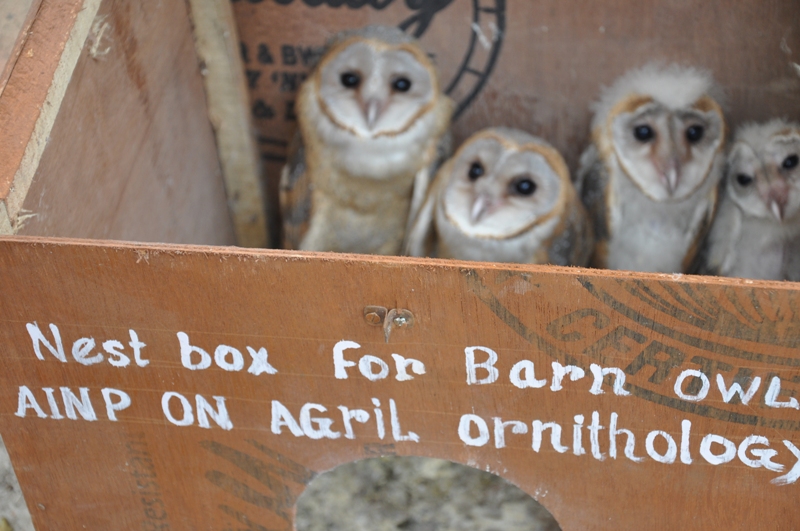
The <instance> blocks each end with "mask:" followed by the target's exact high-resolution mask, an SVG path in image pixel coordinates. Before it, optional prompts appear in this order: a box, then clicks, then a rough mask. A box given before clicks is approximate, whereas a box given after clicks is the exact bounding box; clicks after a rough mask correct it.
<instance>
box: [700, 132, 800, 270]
mask: <svg viewBox="0 0 800 531" xmlns="http://www.w3.org/2000/svg"><path fill="white" fill-rule="evenodd" d="M799 157H800V124H797V123H789V122H787V121H785V120H773V121H771V122H768V123H766V124H748V125H745V126H742V127H741V128H739V130H738V131H737V132H736V137H735V139H734V142H733V146H732V147H731V149H730V152H729V154H728V164H727V168H726V171H725V178H724V180H723V186H722V192H721V198H720V205H719V212H718V214H717V217H716V218H715V220H714V223H713V225H712V226H711V232H710V233H709V235H708V239H707V241H706V244H705V246H704V249H703V252H702V253H701V255H700V260H699V261H700V267H699V270H698V272H700V273H709V274H714V275H722V276H731V277H746V278H760V279H767V280H795V281H797V280H800V159H799Z"/></svg>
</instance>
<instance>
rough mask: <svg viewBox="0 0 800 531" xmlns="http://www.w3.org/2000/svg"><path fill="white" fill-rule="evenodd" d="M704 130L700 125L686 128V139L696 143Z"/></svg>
mask: <svg viewBox="0 0 800 531" xmlns="http://www.w3.org/2000/svg"><path fill="white" fill-rule="evenodd" d="M705 132H706V131H705V129H703V126H702V125H693V126H691V127H689V128H688V129H687V130H686V140H688V141H689V143H690V144H696V143H698V142H700V140H701V139H702V138H703V133H705Z"/></svg>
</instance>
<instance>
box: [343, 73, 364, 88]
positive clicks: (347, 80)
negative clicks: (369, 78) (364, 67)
mask: <svg viewBox="0 0 800 531" xmlns="http://www.w3.org/2000/svg"><path fill="white" fill-rule="evenodd" d="M341 81H342V85H343V86H344V87H345V88H356V87H358V85H360V84H361V76H359V75H358V74H356V73H355V72H345V73H344V74H342V77H341Z"/></svg>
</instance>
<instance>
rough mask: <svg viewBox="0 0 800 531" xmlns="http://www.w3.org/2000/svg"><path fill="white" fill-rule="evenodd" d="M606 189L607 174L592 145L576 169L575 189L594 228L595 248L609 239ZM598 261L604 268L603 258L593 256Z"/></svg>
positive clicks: (582, 156)
mask: <svg viewBox="0 0 800 531" xmlns="http://www.w3.org/2000/svg"><path fill="white" fill-rule="evenodd" d="M607 188H608V172H607V170H606V167H605V165H604V164H603V160H602V159H601V158H600V154H599V153H598V151H597V148H596V147H594V145H591V146H589V147H588V148H587V149H586V151H584V152H583V155H581V160H580V168H579V169H578V173H577V179H576V182H575V189H576V190H577V192H578V195H579V196H580V198H581V201H582V202H583V205H584V206H585V207H586V212H587V214H588V215H589V224H590V225H591V226H592V227H594V239H595V242H596V243H597V247H603V248H604V247H605V246H604V245H603V244H604V243H605V242H607V241H608V239H609V232H608V219H607V214H606V212H607V209H608V205H607V204H606V189H607ZM598 260H599V264H597V265H600V266H604V262H605V257H602V256H595V257H594V258H593V261H594V262H597V261H598Z"/></svg>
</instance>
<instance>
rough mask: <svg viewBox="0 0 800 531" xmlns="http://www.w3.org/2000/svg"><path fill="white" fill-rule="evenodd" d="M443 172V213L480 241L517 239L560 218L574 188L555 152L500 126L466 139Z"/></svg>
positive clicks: (520, 132)
mask: <svg viewBox="0 0 800 531" xmlns="http://www.w3.org/2000/svg"><path fill="white" fill-rule="evenodd" d="M442 171H447V172H449V175H447V176H443V177H447V178H448V184H447V186H446V188H445V190H444V192H443V194H442V206H443V207H444V214H445V215H446V216H447V218H448V219H450V221H451V222H452V223H453V224H455V225H456V226H457V227H459V228H460V229H461V230H462V231H463V232H464V233H465V234H467V235H470V236H473V237H477V238H493V239H505V238H512V237H514V236H517V235H519V234H521V233H523V232H525V231H527V230H528V229H530V228H532V227H533V226H535V225H538V224H540V223H542V222H544V221H546V220H547V219H550V218H552V217H553V216H560V215H561V212H562V211H563V209H564V205H565V203H566V201H567V195H568V193H569V191H570V190H571V188H570V187H571V186H572V185H571V183H570V179H569V170H568V169H567V165H566V163H565V162H564V159H563V158H562V157H561V155H560V154H559V153H558V151H556V150H555V148H553V147H552V146H550V145H549V144H548V143H546V142H545V141H544V140H542V139H540V138H537V137H534V136H531V135H529V134H527V133H524V132H522V131H518V130H515V129H507V128H499V127H498V128H493V129H486V130H484V131H480V132H478V133H476V134H475V135H473V136H471V137H470V138H469V139H467V141H466V142H464V144H463V145H462V146H461V147H460V148H459V150H458V151H457V152H456V154H455V155H454V156H453V158H452V159H451V160H450V162H449V163H448V164H447V165H446V166H445V167H443V168H442ZM573 193H574V192H573Z"/></svg>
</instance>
